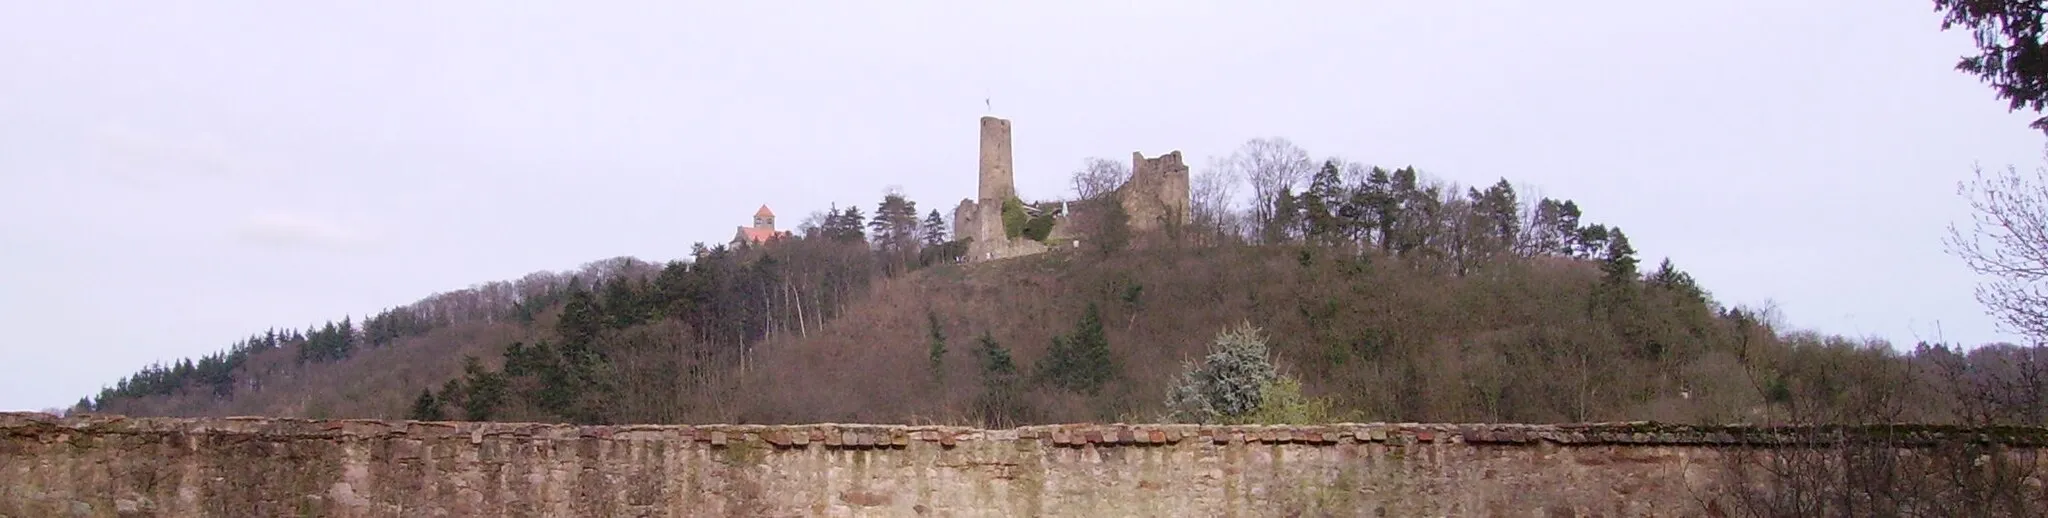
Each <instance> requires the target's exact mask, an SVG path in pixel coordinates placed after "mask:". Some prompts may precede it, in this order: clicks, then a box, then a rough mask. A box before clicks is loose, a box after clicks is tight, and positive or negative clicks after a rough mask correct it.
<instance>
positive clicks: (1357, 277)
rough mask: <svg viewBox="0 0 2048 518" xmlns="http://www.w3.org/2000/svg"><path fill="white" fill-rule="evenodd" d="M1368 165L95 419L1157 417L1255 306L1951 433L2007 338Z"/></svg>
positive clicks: (422, 313) (1433, 383) (1342, 367)
mask: <svg viewBox="0 0 2048 518" xmlns="http://www.w3.org/2000/svg"><path fill="white" fill-rule="evenodd" d="M1342 170H1343V167H1342V166H1341V165H1340V164H1338V163H1336V162H1335V161H1332V162H1329V163H1326V164H1324V166H1323V167H1322V169H1321V170H1320V171H1318V172H1317V174H1315V175H1314V179H1313V181H1311V182H1310V187H1309V188H1308V189H1306V190H1304V192H1303V193H1302V194H1300V195H1295V194H1292V193H1290V192H1288V189H1284V188H1283V189H1278V190H1274V191H1272V194H1273V196H1272V199H1273V202H1272V203H1271V204H1270V205H1269V206H1268V208H1267V209H1263V210H1247V211H1243V212H1241V213H1240V212H1234V211H1228V210H1224V211H1217V210H1214V207H1213V206H1206V207H1205V206H1204V205H1203V204H1201V203H1199V202H1200V200H1199V199H1197V202H1198V203H1196V204H1195V209H1196V213H1195V214H1194V215H1193V216H1194V217H1193V218H1192V219H1191V224H1190V225H1188V226H1187V227H1186V228H1181V229H1173V230H1171V231H1154V232H1149V233H1140V234H1135V235H1133V236H1131V237H1130V238H1128V239H1123V240H1093V241H1091V242H1089V243H1088V244H1087V245H1086V246H1082V245H1081V244H1080V243H1074V244H1073V246H1065V247H1058V246H1055V247H1048V249H1047V251H1045V252H1043V253H1037V254H1034V255H1026V256H1020V257H1014V258H1008V259H1000V260H994V261H981V262H975V261H966V260H964V259H965V258H964V257H962V256H963V254H964V250H966V249H967V245H968V244H967V243H964V242H962V240H957V239H950V238H949V236H947V235H946V233H945V228H944V225H943V224H942V223H940V222H939V220H940V219H941V218H940V215H939V214H938V213H937V211H932V212H931V213H930V214H929V215H928V216H927V217H924V218H922V219H920V218H919V216H918V214H919V211H918V210H917V209H916V204H915V203H914V202H912V201H910V200H907V199H904V198H903V197H902V196H901V195H898V194H890V195H888V196H885V198H884V199H883V201H882V202H881V203H879V204H878V205H877V206H876V209H875V217H874V218H873V219H869V218H868V217H866V216H865V215H863V214H862V213H861V212H862V211H861V210H860V209H859V208H858V207H847V208H845V209H834V210H832V211H830V212H829V213H828V214H827V215H826V217H824V218H822V219H821V220H818V221H812V222H809V223H807V224H805V225H803V226H802V227H801V228H800V229H798V231H796V232H793V233H787V234H775V233H771V234H773V235H774V236H775V237H773V238H768V239H764V240H761V241H758V242H756V241H755V240H752V239H735V241H734V242H733V243H732V244H731V245H711V246H705V245H699V246H698V247H697V249H696V252H695V254H693V257H691V258H689V260H687V261H670V262H667V263H663V264H654V263H649V262H645V261H640V260H636V259H632V258H614V259H609V260H604V261H599V262H595V263H592V264H590V265H588V266H586V267H584V268H583V269H581V270H579V271H575V272H541V273H536V274H532V275H529V276H527V277H525V278H522V279H519V280H516V281H504V282H493V283H488V284H483V285H479V286H477V287H475V288H471V289H466V290H458V291H455V292H450V293H443V294H438V295H434V296H431V297H428V298H426V299H424V300H421V301H420V302H418V303H415V304H412V305H408V306H405V307H400V308H393V309H389V310H386V311H383V312H380V313H378V314H376V315H372V316H370V317H369V318H366V319H364V320H362V321H361V322H352V321H350V320H349V319H343V320H341V321H338V322H327V323H324V324H322V325H319V326H314V327H312V328H309V329H306V330H303V331H301V330H266V331H263V332H260V333H258V334H256V335H253V336H251V337H249V338H246V339H242V340H239V341H237V342H236V343H234V344H233V345H232V346H231V347H230V348H229V349H228V350H227V351H223V352H221V353H217V354H213V355H209V356H206V357H203V358H199V359H197V360H196V361H194V360H185V361H181V362H178V363H175V364H172V365H154V366H151V367H149V368H146V369H144V370H143V371H141V372H138V373H137V374H135V375H133V376H130V377H127V378H124V379H123V380H121V381H120V382H118V383H116V384H115V385H113V386H111V387H108V388H107V389H106V390H104V391H102V393H101V394H99V395H97V396H95V397H92V398H87V399H85V400H82V401H81V402H80V403H79V405H78V407H77V408H76V409H75V410H82V411H94V412H110V413H124V414H133V415H177V416H188V415H190V416H198V415H231V414H258V415H276V416H307V417H375V418H400V417H416V418H459V419H474V420H542V421H569V422H581V423H613V422H739V423H793V422H817V421H864V422H926V421H938V422H949V423H973V424H990V425H994V424H1016V423H1034V422H1071V421H1112V420H1122V421H1150V420H1161V419H1165V418H1166V416H1167V412H1166V410H1167V409H1166V408H1165V406H1166V399H1167V392H1168V387H1169V386H1171V385H1173V384H1174V383H1175V380H1176V379H1178V378H1177V377H1178V376H1180V375H1181V373H1182V371H1183V370H1184V366H1185V365H1187V363H1186V362H1188V361H1190V360H1199V359H1201V358H1202V357H1203V356H1204V355H1206V354H1208V353H1209V351H1210V346H1211V344H1212V342H1214V341H1215V339H1216V336H1217V335H1218V333H1220V332H1223V331H1226V330H1229V329H1232V328H1234V327H1237V326H1244V325H1249V326H1255V327H1256V328H1258V329H1259V331H1260V333H1261V334H1262V336H1264V337H1266V339H1267V340H1269V342H1270V347H1271V351H1272V357H1273V359H1274V360H1276V361H1277V362H1278V364H1279V366H1280V368H1281V370H1282V372H1283V373H1284V374H1285V375H1287V377H1289V378H1290V379H1295V380H1299V382H1300V386H1299V391H1300V394H1299V397H1301V398H1304V399H1305V400H1307V401H1311V402H1317V403H1321V404H1323V405H1326V406H1324V407H1321V408H1323V409H1324V413H1321V414H1318V415H1317V416H1316V418H1321V419H1338V418H1346V419H1361V420H1387V421H1488V422H1564V421H1599V420H1633V419H1656V420H1664V421H1681V422H1715V423H1721V422H1749V421H1764V420H1773V419H1786V418H1799V419H1810V420H1836V419H1840V420H1859V419H1869V418H1878V417H1884V418H1898V419H1910V420H1917V421H1931V422H1942V421H1952V420H1956V419H1959V417H1958V416H1959V415H1960V412H1962V410H1961V409H1959V408H1958V407H1957V403H1956V402H1955V401H1953V400H1952V399H1953V398H1948V397H1946V396H1943V394H1944V393H1943V392H1941V391H1940V390H1935V389H1942V388H1944V387H1950V388H1952V387H1954V386H1956V384H1955V383H1954V382H1953V381H1952V380H1951V381H1944V379H1948V378H1943V375H1945V373H1953V372H1957V368H1949V367H1948V366H1959V365H1967V364H1972V362H1977V361H1979V360H1987V359H1997V358H1999V356H1998V355H1999V354H2001V352H2000V351H2002V349H1999V348H1995V347H1994V348H1980V349H1979V350H1977V351H1975V352H1973V353H1971V355H1969V356H1967V357H1966V356H1963V355H1961V354H1960V349H1959V348H1951V347H1947V346H1942V345H1930V344H1921V346H1920V347H1919V348H1917V349H1915V350H1914V351H1913V352H1911V353H1908V354H1901V353H1898V352H1896V351H1894V349H1893V348H1892V347H1891V346H1890V345H1889V344H1885V343H1881V342H1867V341H1854V340H1847V339H1843V338H1840V337H1826V336H1819V335H1814V334H1811V333H1799V332H1789V331H1784V330H1781V329H1780V328H1779V326H1780V324H1779V323H1777V322H1774V321H1773V319H1772V317H1771V316H1770V315H1769V314H1768V313H1767V312H1762V311H1757V310H1754V309H1751V308H1744V307H1739V306H1732V307H1731V306H1724V305H1722V304H1721V303H1719V302H1717V301H1715V300H1713V298H1712V296H1711V294H1710V293H1709V292H1708V291H1707V290H1705V289H1704V288H1703V287H1701V286H1698V285H1697V284H1696V283H1695V282H1694V280H1693V279H1692V278H1691V277H1690V276H1689V275H1686V274H1685V273H1684V272H1683V271H1681V270H1679V269H1678V268H1677V267H1676V266H1675V265H1674V264H1673V263H1672V262H1671V261H1668V260H1667V261H1663V262H1662V263H1660V264H1659V265H1657V266H1656V267H1654V268H1639V264H1638V263H1639V262H1640V261H1639V259H1638V258H1636V257H1635V252H1634V250H1633V249H1632V248H1630V247H1629V245H1628V238H1627V236H1626V235H1625V234H1624V233H1623V232H1622V231H1621V230H1620V229H1619V228H1618V227H1609V226H1605V225H1601V224H1584V223H1582V222H1580V218H1581V212H1580V209H1579V208H1578V207H1577V206H1576V204H1573V203H1572V202H1570V201H1569V200H1553V199H1547V198H1546V199H1541V200H1538V202H1537V203H1535V204H1533V207H1531V206H1528V205H1524V204H1523V203H1521V202H1518V201H1517V200H1516V199H1515V195H1514V191H1513V189H1512V188H1511V187H1510V186H1509V184H1508V183H1507V181H1506V180H1502V181H1500V182H1498V183H1496V184H1494V185H1492V186H1490V187H1488V188H1486V189H1476V188H1475V189H1466V190H1465V191H1464V192H1462V193H1460V192H1459V189H1458V188H1457V186H1455V185H1448V184H1444V183H1441V182H1436V181H1433V180H1429V179H1427V178H1426V177H1422V176H1419V175H1418V174H1417V172H1416V171H1415V170H1414V169H1412V168H1403V169H1398V170H1392V171H1389V170H1386V169H1380V168H1370V169H1365V170H1364V171H1362V173H1361V174H1356V175H1352V177H1354V178H1358V181H1356V182H1352V183H1350V184H1349V185H1346V184H1345V182H1344V181H1343V180H1342V178H1343V175H1342V174H1341V171H1342ZM1084 201H1085V200H1084ZM1061 224H1071V225H1103V224H1105V223H1103V222H1102V221H1088V220H1084V219H1078V218H1077V219H1075V220H1072V221H1067V222H1064V223H1061ZM1097 228H1098V229H1099V228H1101V227H1097ZM778 232H779V231H778ZM745 235H747V234H746V233H745V232H742V233H741V237H744V236H745ZM1987 361H1988V360H1987ZM1958 368H1959V367H1958ZM1950 378H1953V376H1950ZM1908 389H1911V390H1908ZM1922 389H1926V390H1922ZM2015 408H2017V407H2015ZM1973 411H1974V410H1973Z"/></svg>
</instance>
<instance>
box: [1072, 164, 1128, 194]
mask: <svg viewBox="0 0 2048 518" xmlns="http://www.w3.org/2000/svg"><path fill="white" fill-rule="evenodd" d="M1130 179H1131V166H1129V165H1126V164H1124V163H1123V162H1118V161H1115V160H1110V159H1107V158H1102V157H1089V158H1088V159H1086V160H1082V161H1081V168H1080V169H1077V170H1075V171H1074V178H1073V183H1074V199H1076V200H1093V199H1095V198H1097V197H1099V196H1102V195H1105V194H1109V193H1110V192H1112V191H1115V190H1116V188H1117V187H1122V186H1123V184H1124V182H1126V181H1129V180H1130Z"/></svg>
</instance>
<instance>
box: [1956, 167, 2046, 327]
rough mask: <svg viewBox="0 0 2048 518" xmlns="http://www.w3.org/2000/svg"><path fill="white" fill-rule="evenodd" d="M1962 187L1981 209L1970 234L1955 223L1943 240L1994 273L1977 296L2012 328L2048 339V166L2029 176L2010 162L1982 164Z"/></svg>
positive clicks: (1974, 266) (1984, 272) (1983, 271)
mask: <svg viewBox="0 0 2048 518" xmlns="http://www.w3.org/2000/svg"><path fill="white" fill-rule="evenodd" d="M1956 191H1957V193H1958V194H1960V195H1963V196H1966V197H1968V198H1969V199H1970V209H1971V210H1972V211H1973V212H1975V214H1973V216H1972V221H1971V228H1970V231H1969V232H1968V233H1967V234H1966V233H1964V232H1963V231H1962V230H1960V229H1958V228H1956V226H1955V225H1953V224H1951V225H1950V226H1949V229H1948V230H1949V232H1948V237H1947V238H1946V239H1944V240H1943V242H1944V244H1945V245H1947V246H1946V247H1945V248H1946V249H1947V251H1948V252H1949V253H1950V254H1953V255H1955V256H1957V257H1960V258H1962V259H1963V262H1964V263H1967V264H1968V265H1969V266H1970V269H1971V270H1974V271H1976V272H1977V274H1979V275H1983V276H1988V277H1990V278H1991V279H1990V280H1989V281H1987V282H1983V283H1980V284H1978V286H1977V301H1978V302H1979V303H1982V304H1984V306H1985V309H1986V310H1988V311H1990V312H1991V314H1992V315H1993V316H1995V317H1996V318H1998V320H1999V321H2000V322H2001V323H2002V324H2004V326H2005V327H2007V328H2009V329H2011V330H2012V331H2015V332H2018V333H2020V334H2022V335H2025V336H2026V337H2027V338H2029V339H2031V340H2033V341H2034V342H2035V343H2041V342H2043V341H2044V340H2048V290H2044V289H2043V287H2042V281H2044V280H2048V169H2036V170H2035V173H2034V174H2033V175H2032V176H2031V177H2027V176H2022V175H2021V174H2020V172H2019V170H2018V169H2016V168H2013V167H2007V168H2006V170H2005V172H2003V173H1998V174H1995V175H1990V176H1987V175H1986V174H1985V172H1984V170H1983V168H1981V167H1980V168H1977V170H1976V177H1975V179H1974V180H1972V181H1970V182H1966V183H1961V184H1959V185H1958V186H1957V189H1956Z"/></svg>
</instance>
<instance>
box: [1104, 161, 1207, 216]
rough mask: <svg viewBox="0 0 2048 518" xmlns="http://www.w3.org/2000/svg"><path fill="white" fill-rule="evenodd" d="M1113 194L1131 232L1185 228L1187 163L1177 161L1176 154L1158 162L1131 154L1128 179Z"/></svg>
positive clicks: (1187, 202)
mask: <svg viewBox="0 0 2048 518" xmlns="http://www.w3.org/2000/svg"><path fill="white" fill-rule="evenodd" d="M1116 194H1117V199H1118V200H1119V201H1121V202H1123V205H1124V211H1125V212H1126V213H1129V214H1130V216H1131V219H1130V221H1131V223H1130V225H1131V230H1133V231H1138V232H1146V231H1153V230H1159V229H1161V228H1165V227H1166V225H1168V224H1172V223H1179V224H1186V223H1187V221H1188V204H1189V202H1190V200H1191V197H1190V192H1189V190H1188V166H1187V163H1186V162H1185V161H1183V160H1182V159H1181V155H1180V151H1174V152H1171V153H1167V154H1164V155H1160V156H1159V157H1158V158H1145V154H1144V153H1139V152H1133V153H1131V179H1130V180H1129V181H1126V182H1124V184H1123V185H1122V186H1120V187H1117V193H1116Z"/></svg>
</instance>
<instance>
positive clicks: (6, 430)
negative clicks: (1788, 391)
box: [0, 413, 2044, 518]
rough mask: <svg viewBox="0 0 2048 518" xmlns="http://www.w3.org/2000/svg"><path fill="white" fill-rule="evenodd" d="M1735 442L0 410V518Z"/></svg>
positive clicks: (1267, 481)
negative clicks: (74, 414)
mask: <svg viewBox="0 0 2048 518" xmlns="http://www.w3.org/2000/svg"><path fill="white" fill-rule="evenodd" d="M1731 430H1735V432H1734V433H1731ZM1741 430H1742V429H1741V428H1735V427H1720V428H1692V427H1678V426H1669V425H1655V424H1646V423H1616V424H1593V425H1559V426H1534V425H1435V424H1334V425H1327V426H1271V427H1267V426H1196V425H1048V426H1032V427H1024V428H1016V429H1009V430H981V429H971V428H958V427H944V426H872V425H844V424H816V425H794V426H758V425H754V426H748V425H714V426H666V425H664V426H569V425H548V424H521V423H451V422H415V421H375V420H334V421H316V420H301V419H275V418H220V419H183V418H123V417H116V416H88V417H71V418H57V417H54V416H50V415H47V414H34V413H0V516H8V517H37V518H41V517H58V516H178V517H183V516H237V517H240V516H343V517H387V516H388V517H417V516H563V517H570V516H593V517H597V516H603V517H611V516H1086V517H1100V516H1220V517H1231V516H1578V517H1583V516H1702V515H1708V514H1709V513H1707V512H1705V511H1704V510H1703V509H1704V508H1703V507H1702V503H1701V502H1702V501H1701V500H1700V496H1701V495H1712V494H1714V493H1715V492H1717V490H1718V489H1717V486H1716V482H1715V481H1716V480H1718V479H1717V478H1716V477H1714V476H1713V474H1714V473H1716V471H1715V470H1716V469H1718V467H1717V465H1716V464H1715V462H1714V459H1716V458H1718V457H1719V456H1721V455H1722V453H1723V452H1725V451H1728V450H1729V449H1731V448H1734V447H1736V446H1734V445H1735V444H1737V443H1742V444H1755V443H1754V442H1753V441H1755V440H1756V437H1757V436H1758V435H1757V434H1758V433H1761V432H1757V431H1756V430H1764V431H1766V432H1767V431H1768V430H1765V429H1752V430H1751V431H1747V432H1743V431H1741ZM2008 432H2009V430H2008ZM2040 432H2041V430H2031V431H2028V432H2027V433H2026V434H2023V436H2024V437H2032V438H2040V437H2044V435H2042V434H2041V433H2040ZM1930 433H1935V434H1951V435H1953V434H1973V433H1978V432H1973V431H1971V430H1950V431H1941V432H1930ZM1745 441H1749V442H1745ZM2022 443H2023V445H2022V446H2021V447H2023V448H2033V449H2036V450H2038V449H2039V448H2041V447H2043V446H2042V445H2043V441H2040V440H2030V441H2022Z"/></svg>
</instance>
